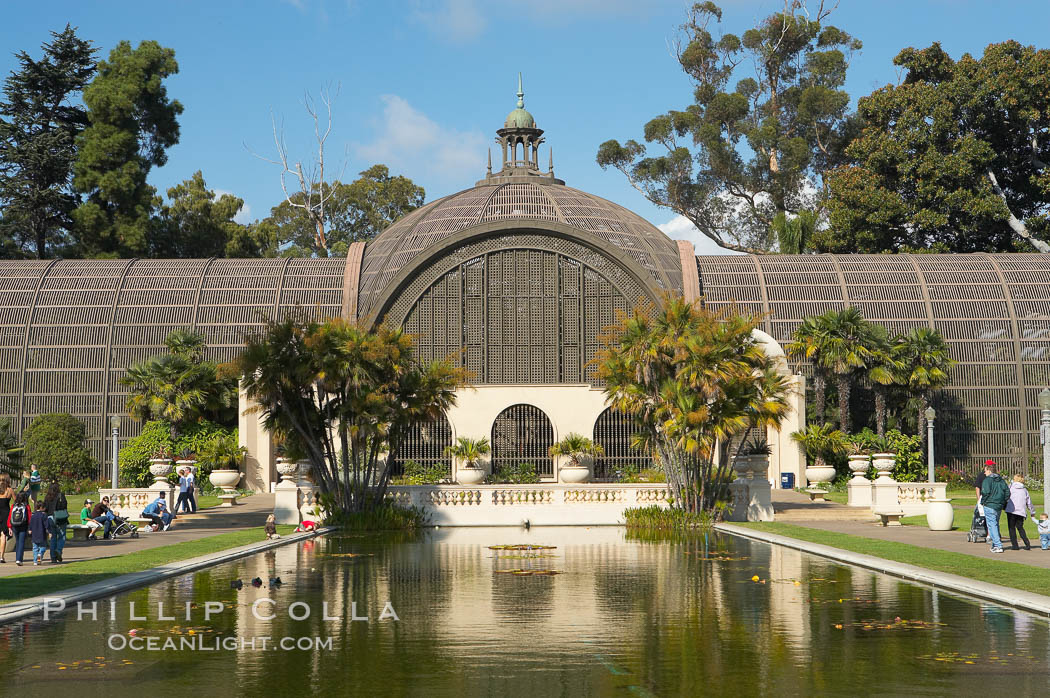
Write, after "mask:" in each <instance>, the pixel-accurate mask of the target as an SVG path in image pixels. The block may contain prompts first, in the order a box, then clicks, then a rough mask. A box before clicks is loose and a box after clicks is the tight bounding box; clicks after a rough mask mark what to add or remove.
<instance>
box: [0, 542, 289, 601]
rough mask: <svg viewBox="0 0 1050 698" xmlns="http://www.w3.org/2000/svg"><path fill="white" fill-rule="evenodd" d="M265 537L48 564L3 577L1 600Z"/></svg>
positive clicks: (101, 578)
mask: <svg viewBox="0 0 1050 698" xmlns="http://www.w3.org/2000/svg"><path fill="white" fill-rule="evenodd" d="M294 530H295V526H278V527H277V532H278V533H280V534H281V535H288V534H289V533H291V532H292V531H294ZM265 539H266V536H265V534H264V533H263V530H262V527H258V528H248V529H244V530H242V531H233V532H231V533H220V534H218V535H214V536H209V537H207V538H200V539H198V540H191V541H186V542H183V543H174V544H172V545H164V546H161V547H159V548H150V549H148V550H140V551H138V552H134V553H126V554H124V555H114V556H113V557H106V558H101V559H98V560H85V561H83V562H70V563H68V564H63V565H54V566H51V565H47V566H44V567H42V568H40V569H35V570H32V571H27V572H24V573H21V574H13V575H11V576H9V577H0V603H11V602H12V601H18V600H19V599H26V598H29V597H32V596H42V595H45V594H53V593H54V592H57V591H61V590H63V589H69V588H72V587H76V586H81V585H84V584H91V583H92V582H99V581H102V580H104V579H108V578H110V577H116V576H118V575H122V574H128V573H131V572H141V571H143V570H148V569H151V568H153V567H157V566H159V565H165V564H168V563H170V562H178V561H179V560H188V559H190V558H193V557H198V556H200V555H207V554H209V553H216V552H219V551H221V550H228V549H230V548H236V547H238V546H241V545H247V544H249V543H258V542H260V541H263V540H265Z"/></svg>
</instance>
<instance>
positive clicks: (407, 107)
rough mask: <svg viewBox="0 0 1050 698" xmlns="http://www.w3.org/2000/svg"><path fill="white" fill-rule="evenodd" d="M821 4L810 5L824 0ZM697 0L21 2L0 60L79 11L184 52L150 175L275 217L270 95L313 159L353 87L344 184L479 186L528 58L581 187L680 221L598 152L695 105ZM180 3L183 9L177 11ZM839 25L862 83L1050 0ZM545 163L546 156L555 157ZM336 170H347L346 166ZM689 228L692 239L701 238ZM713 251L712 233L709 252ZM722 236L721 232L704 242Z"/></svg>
mask: <svg viewBox="0 0 1050 698" xmlns="http://www.w3.org/2000/svg"><path fill="white" fill-rule="evenodd" d="M818 2H819V0H810V5H814V4H816V3H818ZM690 4H691V3H690V2H687V1H686V0H635V1H631V0H519V1H517V2H515V1H512V0H388V1H386V2H384V1H381V0H253V1H248V0H242V1H233V0H211V1H210V2H201V1H199V0H181V1H180V2H171V3H169V2H164V3H162V2H157V1H154V2H144V1H142V0H137V1H134V2H128V1H123V0H111V1H107V2H103V1H102V0H98V1H94V2H92V1H87V0H77V1H70V0H48V1H47V2H18V3H13V2H12V3H10V4H8V5H7V6H6V7H5V8H4V22H3V23H2V24H0V48H2V50H0V73H2V74H3V75H7V74H8V73H9V72H10V71H11V70H12V68H13V67H14V66H15V61H14V58H13V55H12V54H13V53H14V52H15V51H17V50H20V49H25V50H27V51H29V52H30V53H31V54H32V55H34V56H38V55H39V50H38V47H39V44H40V43H41V42H42V41H43V40H45V39H47V38H48V32H49V31H50V30H59V29H61V28H62V27H64V26H65V23H66V22H69V23H71V24H73V25H75V26H77V27H79V34H80V35H81V36H82V37H84V38H89V39H91V40H93V41H94V42H95V43H96V44H97V45H98V46H99V47H101V48H102V55H103V56H104V55H105V54H107V53H108V52H109V50H110V49H111V48H112V47H113V46H114V45H115V44H116V43H117V42H118V41H120V40H122V39H127V40H130V41H132V42H133V43H135V44H137V43H138V42H139V41H140V40H143V39H154V40H156V41H158V42H160V43H161V44H162V45H164V46H168V47H171V48H173V49H175V53H176V59H177V60H178V62H179V67H180V72H179V74H178V75H177V76H175V77H173V78H171V79H170V80H169V81H168V89H169V94H170V95H171V96H173V97H175V98H177V99H178V100H179V101H181V102H182V103H183V105H184V107H185V112H184V113H183V115H182V117H181V120H180V123H181V129H182V134H181V140H180V142H179V144H178V145H177V146H175V147H174V148H172V149H171V151H170V152H169V156H170V157H169V161H168V164H167V165H165V166H164V167H163V168H160V169H157V170H154V172H153V174H152V175H151V182H152V183H153V184H154V185H155V186H156V187H158V189H161V190H162V191H163V190H165V189H166V188H168V187H170V186H172V185H173V184H175V183H177V182H179V181H181V180H183V179H186V178H188V177H189V176H191V175H192V173H193V172H194V171H196V170H198V169H200V170H203V172H204V176H205V178H206V180H207V181H208V184H209V186H210V187H212V188H214V189H218V190H222V191H228V192H232V193H235V194H237V195H238V196H240V197H242V198H243V199H244V200H245V202H246V210H244V211H242V214H243V216H242V217H247V218H249V219H255V218H259V217H264V216H266V215H267V213H268V212H269V209H270V207H271V206H274V205H276V204H277V203H278V202H279V201H280V200H281V196H282V194H281V189H280V184H279V180H278V169H277V168H276V167H275V166H274V165H270V164H268V163H266V162H263V161H260V160H259V159H257V158H255V157H253V156H252V154H251V153H250V152H249V151H248V150H247V149H246V147H245V144H247V146H248V147H250V148H252V149H254V150H256V151H258V152H260V153H262V154H263V155H267V156H272V155H273V154H274V151H273V140H272V134H271V126H270V113H271V110H272V111H273V113H274V114H275V115H276V117H277V119H278V121H282V120H283V123H284V130H285V134H286V139H287V142H288V146H289V149H290V151H291V154H292V155H293V156H298V157H301V158H307V157H309V151H310V149H311V148H312V147H313V141H312V130H311V124H310V122H309V121H308V117H307V115H306V113H305V111H304V110H303V108H302V106H301V100H302V96H303V93H304V91H307V90H310V91H313V92H314V93H316V92H317V90H318V89H319V88H320V87H321V86H322V85H325V84H339V85H340V86H341V87H340V93H339V96H338V99H337V101H336V103H335V110H334V124H333V133H332V136H331V139H330V141H329V149H328V152H329V160H330V162H334V165H333V166H331V167H334V169H335V170H338V169H339V167H340V166H342V165H343V163H344V161H345V173H344V177H343V179H344V180H347V181H349V180H351V179H353V176H354V174H355V173H357V172H358V171H360V170H363V169H365V168H367V167H368V166H369V165H371V164H373V163H375V162H383V163H386V164H387V165H389V166H390V167H391V169H392V170H393V171H394V172H395V173H399V174H404V175H407V176H408V177H411V178H412V179H413V180H415V181H416V182H417V183H419V184H421V185H423V186H424V187H425V188H426V192H427V200H432V199H434V198H438V197H440V196H443V195H445V194H449V193H452V192H455V191H458V190H460V189H463V188H466V187H469V186H472V185H473V183H474V182H475V181H476V180H477V179H479V178H480V177H481V176H482V175H483V174H484V169H485V151H486V148H487V147H488V146H489V144H490V143H491V141H492V138H493V136H494V132H495V129H496V128H498V127H499V126H501V125H502V122H503V119H504V117H505V116H506V113H507V112H508V111H510V110H511V109H512V108H513V106H514V100H515V97H514V92H515V90H516V79H517V71H519V70H520V71H522V72H523V73H524V76H525V93H526V94H525V103H526V107H527V108H528V109H529V110H530V111H531V112H532V113H533V114H534V115H535V117H536V120H537V122H538V125H539V126H540V127H541V128H543V129H545V130H546V137H547V142H548V144H550V145H551V146H553V148H554V163H555V172H556V173H557V175H558V176H559V177H561V178H563V179H565V180H566V183H567V184H569V185H570V186H574V187H577V188H580V189H584V190H586V191H590V192H593V193H595V194H598V195H599V196H603V197H606V198H608V199H611V200H613V201H616V202H617V203H620V204H622V205H624V206H627V207H628V208H631V209H633V210H635V211H637V212H638V213H639V214H641V215H642V216H644V217H645V218H647V219H649V220H650V221H652V222H653V223H654V224H657V225H665V226H667V224H670V228H669V230H670V231H671V232H672V234H673V236H676V237H684V236H688V235H687V234H686V231H684V229H683V226H682V225H681V223H680V222H673V219H674V218H675V216H674V214H673V213H672V212H670V211H667V210H663V209H659V208H657V207H655V206H652V205H650V204H649V203H648V202H646V201H645V200H644V199H643V198H642V197H641V195H640V194H638V193H637V192H635V191H634V190H632V189H631V188H630V187H629V186H628V185H627V183H626V182H625V181H624V179H623V177H622V176H621V175H620V174H619V173H618V172H614V171H605V172H603V171H602V170H601V169H600V168H599V167H598V166H597V165H596V164H595V162H594V156H595V153H596V151H597V148H598V145H599V144H600V143H601V142H603V141H605V140H607V139H609V138H618V139H620V140H625V139H627V138H638V139H639V140H640V134H641V129H642V125H643V124H644V123H645V122H646V121H647V120H648V119H650V118H652V117H653V116H655V115H656V114H658V113H661V112H664V111H666V110H667V109H669V108H682V107H684V106H685V105H687V104H688V103H689V101H690V93H691V88H690V85H689V82H688V80H687V79H686V77H685V76H684V75H683V74H682V72H681V71H680V70H679V69H678V67H677V64H676V62H675V61H674V58H673V56H672V55H671V51H670V42H671V41H672V39H673V38H674V36H675V33H676V27H677V26H678V25H680V24H681V23H682V21H683V19H684V18H685V15H686V11H687V8H688V6H689V5H690ZM719 4H721V5H722V7H723V9H724V10H725V14H724V17H723V26H724V27H725V29H726V31H731V32H734V33H738V34H739V33H742V32H743V31H744V29H746V28H748V27H751V26H753V25H754V23H755V22H756V20H758V19H760V18H762V17H765V16H766V15H768V14H769V13H770V12H772V11H773V10H775V9H776V8H777V6H778V5H779V4H780V3H778V2H776V0H772V1H771V0H724V1H723V2H721V3H719ZM172 8H177V10H175V9H172ZM831 21H832V23H833V24H835V25H837V26H839V27H840V28H842V29H844V30H846V31H848V32H850V33H851V34H853V35H854V36H857V37H858V38H860V39H861V40H862V41H863V42H864V49H863V51H861V52H860V54H859V55H857V56H855V57H854V60H853V63H852V65H851V69H850V73H849V78H848V84H847V87H848V89H849V91H850V92H851V94H853V95H854V96H862V95H864V94H867V93H869V92H870V91H871V90H872V89H874V88H876V87H880V86H882V85H885V84H887V83H893V82H896V81H897V79H898V74H897V71H896V69H895V68H894V66H893V64H892V59H893V56H894V55H896V53H897V52H898V51H899V50H900V49H901V48H903V47H905V46H916V47H924V46H928V45H929V44H930V43H931V42H933V41H940V42H941V43H942V44H943V45H944V47H945V49H946V50H948V51H949V53H951V54H952V55H953V56H956V57H957V56H959V55H961V54H962V53H963V52H967V51H968V52H971V53H980V52H981V51H983V49H984V47H985V46H986V45H987V44H989V43H992V42H997V41H1003V40H1005V39H1016V40H1018V41H1021V42H1022V43H1025V44H1034V45H1036V46H1040V47H1046V46H1047V44H1048V41H1047V39H1046V38H1045V35H1046V28H1047V27H1048V26H1050V3H1048V2H1046V0H1013V1H1012V2H999V1H997V0H996V1H993V0H910V1H903V0H841V4H840V6H839V8H838V9H837V10H836V11H835V13H834V14H833V15H832V20H831ZM541 157H542V161H543V162H546V154H545V153H544V154H542V156H541ZM330 171H331V170H330ZM689 237H691V236H689ZM705 247H706V246H701V245H700V244H698V249H699V250H701V251H704V250H705ZM706 249H710V247H706Z"/></svg>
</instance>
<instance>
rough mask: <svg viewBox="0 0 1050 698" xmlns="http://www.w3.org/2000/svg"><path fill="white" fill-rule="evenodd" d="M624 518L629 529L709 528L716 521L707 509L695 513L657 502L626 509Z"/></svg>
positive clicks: (670, 529) (673, 529) (672, 529)
mask: <svg viewBox="0 0 1050 698" xmlns="http://www.w3.org/2000/svg"><path fill="white" fill-rule="evenodd" d="M623 518H624V522H625V523H626V525H627V530H628V531H632V530H635V531H637V530H648V531H676V530H689V529H698V528H699V529H708V528H711V526H712V525H714V522H715V518H714V516H712V514H711V513H710V512H707V511H702V512H699V513H693V512H689V511H684V510H682V509H677V508H665V507H661V506H657V505H655V504H653V505H651V506H647V507H632V508H630V509H624V512H623Z"/></svg>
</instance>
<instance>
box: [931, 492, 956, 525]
mask: <svg viewBox="0 0 1050 698" xmlns="http://www.w3.org/2000/svg"><path fill="white" fill-rule="evenodd" d="M928 503H929V509H927V511H926V524H927V525H928V526H929V527H930V530H931V531H950V530H952V524H953V523H954V522H955V509H953V508H952V500H950V499H930V500H929V502H928Z"/></svg>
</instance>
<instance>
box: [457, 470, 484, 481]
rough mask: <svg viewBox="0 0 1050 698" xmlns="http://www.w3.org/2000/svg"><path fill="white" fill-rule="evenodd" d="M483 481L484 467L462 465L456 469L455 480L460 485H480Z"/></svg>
mask: <svg viewBox="0 0 1050 698" xmlns="http://www.w3.org/2000/svg"><path fill="white" fill-rule="evenodd" d="M484 481H485V469H484V468H479V467H477V466H474V467H473V468H471V467H470V466H463V467H462V468H458V469H457V470H456V482H458V483H459V484H461V485H480V484H481V483H483V482H484Z"/></svg>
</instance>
